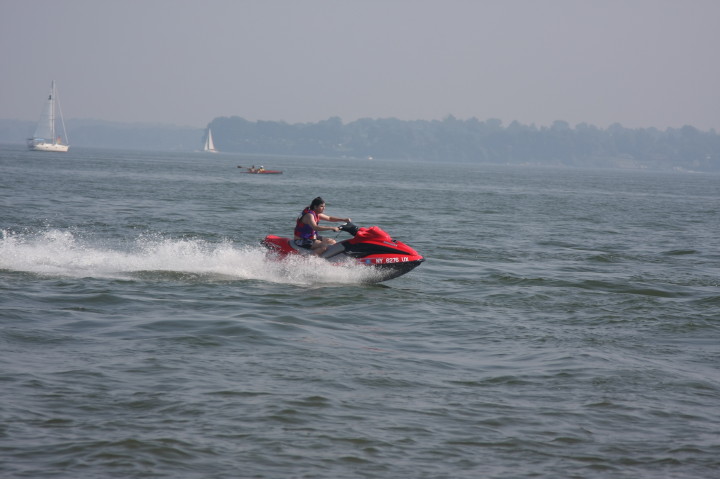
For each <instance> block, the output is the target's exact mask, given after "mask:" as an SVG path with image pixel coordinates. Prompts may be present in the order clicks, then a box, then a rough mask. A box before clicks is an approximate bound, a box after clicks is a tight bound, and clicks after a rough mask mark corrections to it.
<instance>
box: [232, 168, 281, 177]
mask: <svg viewBox="0 0 720 479" xmlns="http://www.w3.org/2000/svg"><path fill="white" fill-rule="evenodd" d="M238 168H245V169H246V170H247V171H241V172H240V173H247V174H250V175H282V171H281V170H265V169H262V170H259V169H257V168H256V169H252V168H247V167H245V166H238Z"/></svg>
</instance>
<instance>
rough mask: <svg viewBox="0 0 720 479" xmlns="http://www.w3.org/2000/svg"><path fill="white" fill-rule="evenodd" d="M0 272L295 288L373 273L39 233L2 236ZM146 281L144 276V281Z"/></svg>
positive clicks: (259, 252) (178, 245)
mask: <svg viewBox="0 0 720 479" xmlns="http://www.w3.org/2000/svg"><path fill="white" fill-rule="evenodd" d="M0 269H5V270H9V271H19V272H27V273H33V274H38V275H43V276H59V277H71V278H89V277H92V278H109V279H134V278H136V277H137V275H138V274H140V273H147V272H158V273H160V272H162V273H179V274H185V275H193V277H195V278H197V277H200V278H202V279H203V280H206V281H228V280H230V281H233V280H261V281H268V282H274V283H287V284H297V285H308V284H318V283H321V284H335V283H337V284H353V283H366V282H372V281H373V280H374V279H375V275H376V273H375V272H374V271H372V270H371V269H369V268H367V267H365V266H362V265H356V264H343V265H334V264H330V263H328V262H327V261H325V260H322V259H320V258H316V257H293V258H287V259H284V260H281V261H280V260H278V259H277V258H274V257H273V256H272V255H268V254H267V250H266V249H265V248H263V247H261V246H250V245H238V244H235V243H233V242H232V241H230V240H223V241H222V242H219V243H211V242H208V241H206V240H203V239H199V238H180V239H178V238H165V237H163V236H162V235H159V234H157V235H151V236H148V235H143V236H140V237H138V238H136V239H134V240H133V241H132V242H131V243H130V244H127V245H122V244H121V245H109V244H106V243H103V242H102V241H97V240H92V239H89V238H86V237H84V236H83V235H82V234H79V233H76V232H71V231H62V230H59V229H45V230H43V231H40V232H38V233H15V232H11V231H2V238H1V239H0ZM146 276H147V275H144V277H146Z"/></svg>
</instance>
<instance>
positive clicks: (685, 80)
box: [0, 0, 720, 131]
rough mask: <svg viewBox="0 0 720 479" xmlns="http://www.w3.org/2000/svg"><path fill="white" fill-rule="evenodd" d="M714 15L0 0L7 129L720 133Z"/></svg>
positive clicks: (307, 2) (680, 6)
mask: <svg viewBox="0 0 720 479" xmlns="http://www.w3.org/2000/svg"><path fill="white" fill-rule="evenodd" d="M719 52H720V1H718V0H672V1H670V0H432V1H431V0H354V1H351V0H0V78H2V83H1V85H0V118H4V119H22V120H37V119H38V118H39V116H40V112H41V109H42V103H43V100H44V97H45V95H46V94H47V90H48V88H49V86H50V81H51V80H53V79H55V80H56V81H57V84H58V88H59V97H60V100H61V104H62V110H63V113H64V116H65V118H66V119H68V118H93V119H102V120H109V121H121V122H134V121H140V122H156V123H173V124H177V125H187V126H197V127H202V126H205V125H206V124H207V123H209V122H210V121H211V120H212V119H213V118H215V117H218V116H235V115H236V116H240V117H243V118H246V119H248V120H251V121H255V120H272V121H286V122H289V123H296V122H316V121H319V120H325V119H327V118H330V117H333V116H338V117H340V118H342V120H343V121H344V122H346V123H348V122H350V121H353V120H356V119H358V118H390V117H394V118H398V119H402V120H415V119H424V120H433V119H442V118H444V117H446V116H448V115H453V116H455V117H456V118H459V119H467V118H472V117H476V118H478V119H480V120H486V119H488V118H499V119H501V120H502V121H503V123H504V124H505V125H507V124H509V123H510V122H512V121H513V120H517V121H519V122H521V123H524V124H531V123H534V124H536V125H537V126H543V125H550V124H552V122H553V121H555V120H564V121H567V122H569V123H570V124H571V125H572V126H574V125H576V124H578V123H581V122H586V123H590V124H593V125H596V126H598V127H601V128H606V127H607V126H609V125H610V124H612V123H615V122H618V123H621V124H622V125H623V126H626V127H631V128H635V127H642V128H645V127H657V128H661V129H664V128H667V127H681V126H683V125H693V126H695V127H697V128H700V129H701V130H708V129H710V128H715V129H716V130H717V131H720V53H719Z"/></svg>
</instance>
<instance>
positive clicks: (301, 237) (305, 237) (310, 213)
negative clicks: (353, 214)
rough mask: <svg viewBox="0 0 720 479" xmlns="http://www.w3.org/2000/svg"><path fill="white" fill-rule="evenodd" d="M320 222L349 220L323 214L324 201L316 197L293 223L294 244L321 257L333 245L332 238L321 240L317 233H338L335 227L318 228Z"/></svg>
mask: <svg viewBox="0 0 720 479" xmlns="http://www.w3.org/2000/svg"><path fill="white" fill-rule="evenodd" d="M320 220H323V221H333V222H339V221H343V222H345V223H350V221H351V220H350V218H338V217H336V216H328V215H326V214H325V200H323V199H322V198H321V197H319V196H318V197H317V198H315V199H313V200H312V202H311V203H310V206H308V207H307V208H305V209H304V210H303V211H302V213H300V216H298V218H297V220H296V221H295V234H294V238H295V244H297V245H298V246H300V247H302V248H307V249H310V250H312V252H313V253H314V254H316V255H321V254H323V252H325V250H326V249H328V247H330V246H332V245H334V244H335V240H334V239H332V238H323V237H322V236H319V235H318V234H317V232H318V231H340V228H338V227H337V226H320V225H319V224H318V223H320Z"/></svg>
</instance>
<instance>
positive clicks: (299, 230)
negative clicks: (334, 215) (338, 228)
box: [295, 206, 320, 240]
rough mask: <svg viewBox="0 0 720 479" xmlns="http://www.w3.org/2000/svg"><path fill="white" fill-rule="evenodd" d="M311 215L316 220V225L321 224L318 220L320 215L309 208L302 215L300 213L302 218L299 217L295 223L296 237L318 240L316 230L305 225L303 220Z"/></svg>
mask: <svg viewBox="0 0 720 479" xmlns="http://www.w3.org/2000/svg"><path fill="white" fill-rule="evenodd" d="M308 213H310V214H311V215H313V217H314V218H315V224H319V223H320V218H318V214H317V213H316V212H315V211H313V210H312V209H311V208H310V207H309V206H308V207H307V208H305V209H304V210H303V212H302V213H300V216H298V218H297V220H296V221H295V237H296V238H301V239H309V240H314V239H316V238H317V233H316V232H315V230H314V229H312V226H310V225H308V224H305V223H303V221H302V219H303V217H304V216H305V215H306V214H308Z"/></svg>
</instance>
